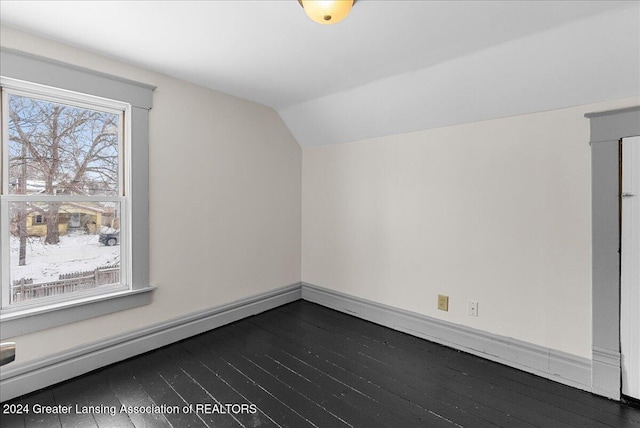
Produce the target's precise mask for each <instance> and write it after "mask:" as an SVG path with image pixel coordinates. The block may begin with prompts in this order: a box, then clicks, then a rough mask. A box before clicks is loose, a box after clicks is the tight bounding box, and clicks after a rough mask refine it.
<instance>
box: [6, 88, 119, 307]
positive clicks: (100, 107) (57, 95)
mask: <svg viewBox="0 0 640 428" xmlns="http://www.w3.org/2000/svg"><path fill="white" fill-rule="evenodd" d="M0 93H1V95H2V114H3V116H2V132H3V134H2V141H3V144H2V150H3V152H2V167H1V169H2V192H0V204H1V205H0V210H1V211H0V212H1V215H0V230H2V232H1V234H2V235H1V236H0V242H2V243H3V244H2V246H0V259H1V261H2V269H1V272H2V275H1V278H2V292H1V294H0V311H2V313H3V314H9V313H12V312H20V311H23V310H25V309H29V308H38V307H46V306H47V305H51V304H55V303H60V302H73V301H75V300H78V299H83V298H86V297H90V296H100V295H106V294H109V293H114V292H121V291H128V290H131V269H130V265H131V263H130V262H129V259H130V257H129V254H130V252H131V245H130V241H129V236H130V233H129V225H130V224H131V222H130V217H131V216H130V212H129V209H128V206H129V203H128V202H129V201H128V200H129V194H130V193H131V192H130V189H129V188H128V183H129V182H130V180H128V179H127V176H128V172H129V169H130V165H128V163H127V161H126V160H127V159H130V158H131V155H130V153H128V152H129V147H130V145H129V144H128V141H129V140H130V139H131V132H130V127H129V123H130V122H131V105H129V104H127V103H123V102H120V101H114V100H108V99H104V98H100V97H95V96H90V95H87V94H79V93H74V92H71V91H67V90H63V89H58V88H52V87H47V86H43V85H39V84H34V83H29V82H24V81H21V80H16V79H10V78H6V77H0ZM12 95H15V96H20V97H28V98H32V99H36V100H42V101H48V102H52V103H58V104H63V105H68V106H74V107H79V108H84V109H88V110H94V111H101V112H105V113H110V114H115V115H118V116H119V117H120V126H119V129H118V131H119V132H118V133H119V135H118V195H117V196H79V195H78V196H76V195H74V196H71V195H62V196H61V195H14V194H10V192H9V132H8V128H9V124H8V123H6V121H7V117H8V114H9V98H10V97H11V96H12ZM11 202H118V203H119V204H120V284H113V285H106V286H101V287H98V288H95V289H91V290H85V291H78V292H74V293H69V294H60V295H56V296H51V297H42V298H38V299H34V300H28V301H25V302H20V303H12V302H10V300H11V297H10V289H11V284H12V283H13V280H14V279H15V278H10V271H11V268H10V266H9V258H10V257H9V254H8V251H4V250H5V248H4V247H5V246H6V245H8V242H9V239H10V233H9V229H10V227H9V221H10V219H9V215H8V211H9V210H8V206H9V205H10V203H11Z"/></svg>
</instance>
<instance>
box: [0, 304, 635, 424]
mask: <svg viewBox="0 0 640 428" xmlns="http://www.w3.org/2000/svg"><path fill="white" fill-rule="evenodd" d="M11 405H15V406H14V409H16V408H18V407H22V408H23V409H26V407H25V406H26V405H28V410H29V413H28V414H22V415H16V414H12V415H8V414H3V415H2V416H1V419H0V422H1V423H0V425H1V426H2V427H3V428H10V427H27V428H31V427H47V428H49V427H78V428H85V427H175V428H183V427H203V426H208V427H241V426H244V427H294V428H299V427H312V426H316V427H342V426H351V427H367V428H369V427H371V428H374V427H394V428H396V427H397V428H408V427H456V426H457V427H474V428H475V427H488V426H506V427H553V428H555V427H634V428H640V409H637V408H634V407H631V406H628V405H625V404H621V403H617V402H614V401H610V400H607V399H604V398H600V397H597V396H594V395H592V394H589V393H587V392H583V391H579V390H576V389H573V388H570V387H567V386H563V385H560V384H557V383H555V382H551V381H548V380H545V379H542V378H539V377H537V376H534V375H530V374H528V373H524V372H521V371H518V370H514V369H511V368H508V367H505V366H502V365H500V364H496V363H492V362H490V361H486V360H483V359H481V358H477V357H474V356H472V355H469V354H465V353H462V352H458V351H455V350H452V349H449V348H446V347H443V346H440V345H436V344H433V343H430V342H427V341H424V340H421V339H417V338H415V337H412V336H409V335H406V334H403V333H399V332H396V331H393V330H390V329H387V328H384V327H380V326H378V325H375V324H372V323H369V322H366V321H362V320H360V319H357V318H354V317H350V316H348V315H345V314H342V313H339V312H335V311H332V310H330V309H326V308H323V307H321V306H317V305H314V304H312V303H308V302H304V301H298V302H295V303H292V304H289V305H286V306H283V307H280V308H277V309H274V310H272V311H269V312H266V313H263V314H260V315H257V316H255V317H251V318H248V319H245V320H242V321H239V322H236V323H234V324H231V325H228V326H225V327H222V328H219V329H217V330H214V331H211V332H208V333H204V334H202V335H199V336H196V337H193V338H190V339H187V340H184V341H182V342H179V343H176V344H173V345H170V346H167V347H165V348H162V349H159V350H157V351H153V352H150V353H147V354H144V355H141V356H139V357H136V358H133V359H130V360H127V361H125V362H122V363H118V364H114V365H112V366H109V367H106V368H104V369H101V370H98V371H95V372H92V373H89V374H87V375H85V376H82V377H79V378H76V379H73V380H70V381H68V382H65V383H62V384H58V385H55V386H53V387H50V388H47V389H44V390H42V391H39V392H36V393H33V394H30V395H27V396H24V397H20V398H18V399H16V400H13V401H11V402H7V403H3V405H2V406H3V410H6V408H7V406H11ZM46 406H49V407H46ZM122 406H125V408H128V409H125V410H128V411H121V410H122ZM185 406H186V407H185ZM65 409H68V410H69V413H66V414H65V413H60V412H62V411H64V410H65ZM45 410H50V411H57V412H58V413H57V414H56V413H43V412H44V411H45Z"/></svg>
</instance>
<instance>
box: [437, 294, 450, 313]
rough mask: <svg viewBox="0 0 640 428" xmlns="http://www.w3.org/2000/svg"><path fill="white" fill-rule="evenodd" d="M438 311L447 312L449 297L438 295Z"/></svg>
mask: <svg viewBox="0 0 640 428" xmlns="http://www.w3.org/2000/svg"><path fill="white" fill-rule="evenodd" d="M438 309H440V310H441V311H448V310H449V296H445V295H444V294H438Z"/></svg>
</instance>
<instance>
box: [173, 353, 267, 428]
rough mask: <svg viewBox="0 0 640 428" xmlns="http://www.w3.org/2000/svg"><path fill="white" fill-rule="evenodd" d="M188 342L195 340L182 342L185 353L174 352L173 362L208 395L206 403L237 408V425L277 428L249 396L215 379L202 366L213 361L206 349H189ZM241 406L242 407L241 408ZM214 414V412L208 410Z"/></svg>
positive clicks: (220, 379) (219, 406) (218, 378)
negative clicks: (253, 405)
mask: <svg viewBox="0 0 640 428" xmlns="http://www.w3.org/2000/svg"><path fill="white" fill-rule="evenodd" d="M188 343H196V341H195V340H190V341H183V342H181V343H180V346H181V348H182V349H183V350H184V352H183V353H177V352H176V353H174V355H173V356H172V357H173V361H174V363H175V364H176V366H177V367H179V368H180V370H182V371H183V373H185V374H186V375H187V376H189V377H190V378H192V379H193V380H194V381H195V382H197V384H198V386H199V387H200V388H202V390H203V391H204V392H205V393H206V394H207V396H208V397H209V399H208V400H207V401H206V403H208V404H211V405H212V406H211V407H213V405H217V406H218V408H225V409H226V408H227V406H229V405H231V407H232V409H231V410H232V411H233V409H234V408H235V409H237V410H236V411H235V413H234V416H235V418H236V419H237V420H238V422H239V423H240V424H241V425H243V426H247V427H252V426H260V427H265V428H268V427H277V426H278V424H277V423H276V422H275V421H273V420H272V419H270V418H269V417H268V416H267V415H266V414H265V413H264V412H262V411H261V409H259V408H257V406H256V410H255V411H253V410H252V408H251V407H252V406H251V405H252V404H254V403H251V402H250V401H249V400H248V399H247V397H244V396H243V395H242V394H240V393H239V392H238V391H237V390H235V389H234V388H233V387H232V386H231V385H229V384H227V383H225V382H224V380H223V379H222V378H220V377H219V376H215V375H213V374H212V372H211V371H210V370H209V369H208V368H207V367H206V366H205V365H204V364H203V361H209V362H210V361H211V358H210V357H209V355H210V354H209V353H208V352H207V350H206V349H205V348H203V347H198V346H196V347H194V346H189V344H188ZM238 406H240V407H239V408H238ZM209 411H213V410H209Z"/></svg>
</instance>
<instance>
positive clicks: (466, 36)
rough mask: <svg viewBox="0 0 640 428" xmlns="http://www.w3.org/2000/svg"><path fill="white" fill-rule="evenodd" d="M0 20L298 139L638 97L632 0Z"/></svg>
mask: <svg viewBox="0 0 640 428" xmlns="http://www.w3.org/2000/svg"><path fill="white" fill-rule="evenodd" d="M0 23H2V24H3V25H7V26H10V27H14V28H18V29H21V30H24V31H28V32H32V33H35V34H39V35H42V36H45V37H48V38H51V39H54V40H58V41H61V42H63V43H67V44H70V45H73V46H77V47H80V48H83V49H87V50H90V51H93V52H97V53H101V54H104V55H107V56H110V57H113V58H117V59H120V60H123V61H126V62H129V63H132V64H136V65H140V66H142V67H145V68H148V69H151V70H155V71H159V72H162V73H166V74H168V75H171V76H174V77H177V78H180V79H183V80H187V81H190V82H194V83H197V84H200V85H202V86H206V87H209V88H212V89H216V90H219V91H222V92H226V93H230V94H233V95H236V96H239V97H243V98H247V99H250V100H253V101H256V102H259V103H262V104H266V105H269V106H271V107H273V108H274V109H276V110H277V111H278V112H279V113H280V115H281V117H282V118H283V119H284V121H285V122H286V123H287V125H288V126H289V128H290V129H291V131H292V132H293V134H294V135H295V137H296V138H297V140H298V141H299V143H300V144H301V145H302V146H304V147H309V146H317V145H323V144H333V143H341V142H348V141H356V140H362V139H366V138H372V137H377V136H384V135H391V134H397V133H403V132H409V131H415V130H420V129H428V128H434V127H441V126H448V125H454V124H460V123H467V122H474V121H478V120H485V119H492V118H497V117H505V116H511V115H516V114H524V113H529V112H534V111H541V110H549V109H555V108H562V107H569V106H573V105H578V104H586V103H591V102H598V101H604V100H608V99H616V98H624V97H630V96H637V95H640V2H637V1H486V2H485V1H442V2H440V1H417V0H410V1H400V0H388V1H382V0H359V1H358V2H357V3H356V5H355V6H354V8H353V10H352V12H351V14H350V15H349V17H348V18H347V19H345V20H344V21H343V22H341V23H339V24H336V25H331V26H321V25H318V24H315V23H314V22H312V21H311V20H309V19H308V18H307V17H306V16H305V15H304V12H303V11H302V9H301V8H300V6H299V5H298V2H297V1H295V0H287V1H265V0H260V1H237V0H235V1H221V0H217V1H175V2H173V1H141V2H133V1H131V2H127V1H85V2H75V1H69V2H59V1H9V0H2V1H1V2H0Z"/></svg>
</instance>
